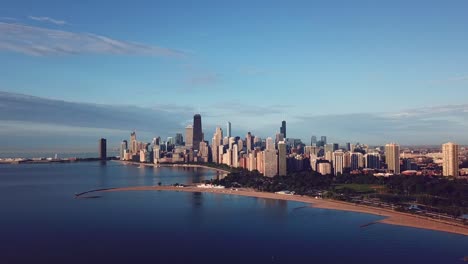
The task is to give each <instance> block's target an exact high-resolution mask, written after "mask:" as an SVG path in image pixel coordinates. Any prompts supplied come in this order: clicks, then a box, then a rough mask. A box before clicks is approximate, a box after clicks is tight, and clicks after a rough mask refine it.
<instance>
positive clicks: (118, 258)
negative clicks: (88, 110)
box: [0, 162, 468, 264]
mask: <svg viewBox="0 0 468 264" xmlns="http://www.w3.org/2000/svg"><path fill="white" fill-rule="evenodd" d="M215 176H216V173H215V172H213V171H211V170H205V169H193V168H190V169H188V168H185V169H183V168H151V167H141V168H140V167H137V166H125V165H121V164H119V163H116V162H108V163H107V164H106V165H102V164H100V163H98V162H93V163H74V164H73V163H72V164H40V165H27V164H22V165H1V166H0V210H1V213H0V263H8V264H9V263H199V262H201V261H205V262H206V263H239V262H243V263H293V262H294V261H300V262H301V263H464V262H463V261H462V258H463V256H465V255H468V238H467V237H464V236H460V235H454V234H448V233H442V232H435V231H428V230H419V229H413V228H405V227H395V226H390V225H384V224H376V225H372V226H369V227H367V228H364V229H362V228H359V226H360V225H362V224H365V223H369V222H371V221H375V220H377V219H379V217H377V216H372V215H366V214H357V213H350V212H340V211H334V210H324V209H313V208H308V207H304V204H302V203H297V202H285V201H275V200H268V199H258V198H249V197H237V196H223V195H216V194H206V193H205V194H202V193H182V192H181V193H178V192H154V191H153V192H152V191H146V192H137V191H136V192H114V193H104V194H102V197H100V198H96V199H74V193H77V192H81V191H85V190H89V189H95V188H105V187H119V186H139V185H155V184H157V183H158V182H159V181H161V182H162V183H163V184H171V183H176V182H178V183H192V182H199V181H201V180H204V179H210V178H212V177H215Z"/></svg>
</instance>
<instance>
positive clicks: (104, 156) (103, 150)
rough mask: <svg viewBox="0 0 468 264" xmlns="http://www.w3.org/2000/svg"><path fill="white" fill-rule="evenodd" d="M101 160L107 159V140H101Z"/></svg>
mask: <svg viewBox="0 0 468 264" xmlns="http://www.w3.org/2000/svg"><path fill="white" fill-rule="evenodd" d="M99 159H101V160H106V159H107V141H106V139H105V138H101V139H100V140H99Z"/></svg>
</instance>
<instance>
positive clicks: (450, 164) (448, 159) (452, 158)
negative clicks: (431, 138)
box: [442, 142, 459, 176]
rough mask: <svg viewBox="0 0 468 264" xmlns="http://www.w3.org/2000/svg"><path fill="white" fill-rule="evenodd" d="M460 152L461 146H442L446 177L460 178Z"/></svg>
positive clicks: (446, 144) (443, 171)
mask: <svg viewBox="0 0 468 264" xmlns="http://www.w3.org/2000/svg"><path fill="white" fill-rule="evenodd" d="M458 152H459V146H458V145H457V144H454V143H452V142H449V143H445V144H443V145H442V155H443V159H444V160H443V169H442V175H444V176H459V170H458V166H459V165H458Z"/></svg>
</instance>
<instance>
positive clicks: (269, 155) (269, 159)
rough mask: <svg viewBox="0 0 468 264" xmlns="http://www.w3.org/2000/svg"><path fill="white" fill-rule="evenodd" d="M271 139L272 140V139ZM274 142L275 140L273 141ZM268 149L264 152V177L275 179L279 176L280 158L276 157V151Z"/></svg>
mask: <svg viewBox="0 0 468 264" xmlns="http://www.w3.org/2000/svg"><path fill="white" fill-rule="evenodd" d="M270 139H271V138H270ZM271 141H272V142H273V140H271ZM274 147H275V145H273V149H268V148H267V149H266V150H265V151H263V166H264V168H265V169H264V171H263V175H264V176H266V177H273V176H275V175H277V174H278V158H277V155H276V149H275V148H274Z"/></svg>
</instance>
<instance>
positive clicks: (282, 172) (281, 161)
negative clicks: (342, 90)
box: [278, 141, 287, 176]
mask: <svg viewBox="0 0 468 264" xmlns="http://www.w3.org/2000/svg"><path fill="white" fill-rule="evenodd" d="M286 174H287V167H286V143H285V142H284V141H280V142H278V175H279V176H286Z"/></svg>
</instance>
